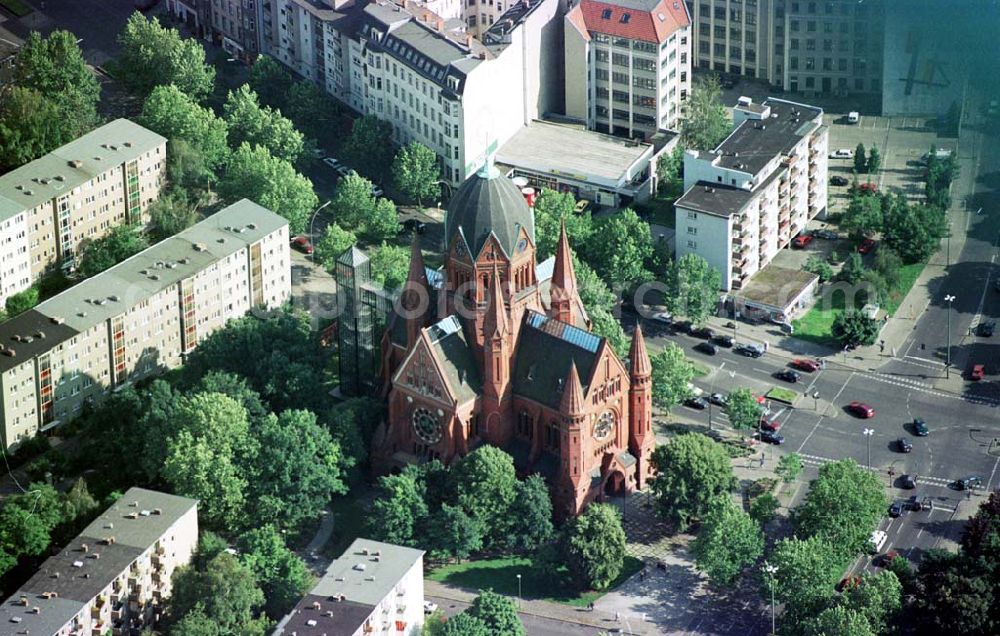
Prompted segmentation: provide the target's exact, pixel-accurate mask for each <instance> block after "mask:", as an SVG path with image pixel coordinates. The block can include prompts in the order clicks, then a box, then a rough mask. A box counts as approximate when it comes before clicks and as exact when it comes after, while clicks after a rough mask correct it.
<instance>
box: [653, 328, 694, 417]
mask: <svg viewBox="0 0 1000 636" xmlns="http://www.w3.org/2000/svg"><path fill="white" fill-rule="evenodd" d="M649 361H650V363H651V364H652V367H653V375H652V385H653V391H652V392H653V403H654V404H656V406H658V407H660V408H661V409H669V408H671V407H673V406H676V405H678V404H680V403H681V402H682V401H684V400H685V399H687V398H688V396H690V395H691V389H690V387H689V384H690V382H691V378H693V377H694V365H693V364H692V363H691V361H690V360H689V359H688V358H687V356H685V355H684V350H683V349H681V348H680V347H678V346H677V345H676V344H674V343H673V342H671V343H669V344H667V346H665V347H664V348H663V350H662V351H660V352H659V353H657V354H654V355H653V356H651V357H650V359H649Z"/></svg>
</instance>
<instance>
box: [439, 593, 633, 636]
mask: <svg viewBox="0 0 1000 636" xmlns="http://www.w3.org/2000/svg"><path fill="white" fill-rule="evenodd" d="M426 600H428V601H430V602H432V603H437V605H438V607H439V608H440V609H441V610H442V611H444V613H445V614H446V615H447V616H454V615H455V614H459V613H461V612H463V611H464V610H465V609H466V608H468V607H469V604H468V603H462V602H460V601H452V600H448V599H444V598H437V597H433V596H428V597H427V599H426ZM520 617H521V622H522V623H523V624H524V628H525V630H526V631H527V633H528V635H529V636H569V635H573V636H588V635H594V636H596V635H598V634H602V633H605V632H610V631H611V628H612V627H613V624H610V623H609V625H608V627H605V628H603V629H601V628H597V627H588V626H586V625H581V624H579V623H571V622H569V621H558V620H554V619H551V618H540V617H538V616H533V615H530V614H521V615H520ZM636 632H637V633H638V630H636ZM624 633H628V632H627V631H626V632H624ZM642 633H652V632H649V631H648V630H647V631H645V632H642Z"/></svg>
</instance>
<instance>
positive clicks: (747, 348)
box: [733, 344, 764, 358]
mask: <svg viewBox="0 0 1000 636" xmlns="http://www.w3.org/2000/svg"><path fill="white" fill-rule="evenodd" d="M733 351H734V352H735V353H738V354H740V355H741V356H746V357H748V358H759V357H761V356H762V355H764V348H763V347H761V346H757V345H748V344H741V345H737V346H736V347H735V348H734V349H733Z"/></svg>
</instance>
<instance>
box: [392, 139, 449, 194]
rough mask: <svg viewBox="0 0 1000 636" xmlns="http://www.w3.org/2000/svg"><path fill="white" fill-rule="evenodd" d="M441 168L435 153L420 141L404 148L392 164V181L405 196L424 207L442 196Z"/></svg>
mask: <svg viewBox="0 0 1000 636" xmlns="http://www.w3.org/2000/svg"><path fill="white" fill-rule="evenodd" d="M440 178H441V168H440V166H439V165H438V161H437V155H435V154H434V151H433V150H431V149H430V148H428V147H427V146H425V145H423V144H422V143H420V142H418V141H413V142H410V143H409V144H407V145H406V146H403V147H402V148H401V149H400V150H399V152H398V153H396V158H395V159H394V160H393V162H392V180H393V183H395V185H396V189H397V190H399V191H400V192H401V193H402V194H403V196H405V197H406V198H408V199H410V200H411V201H416V203H417V205H423V201H425V200H428V199H430V200H433V199H434V197H436V196H438V195H439V194H440V192H441V191H440V189H439V186H438V183H437V182H438V180H439V179H440Z"/></svg>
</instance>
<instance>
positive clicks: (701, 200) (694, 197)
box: [674, 166, 788, 218]
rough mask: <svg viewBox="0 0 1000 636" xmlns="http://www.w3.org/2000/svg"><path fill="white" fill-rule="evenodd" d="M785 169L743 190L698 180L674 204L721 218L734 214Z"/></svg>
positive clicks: (782, 168)
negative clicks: (753, 186)
mask: <svg viewBox="0 0 1000 636" xmlns="http://www.w3.org/2000/svg"><path fill="white" fill-rule="evenodd" d="M786 170H788V168H786V167H784V166H782V167H781V168H779V169H778V170H775V171H774V172H772V173H771V174H769V175H768V176H767V178H766V179H764V181H762V182H761V183H759V184H758V185H757V186H756V187H755V188H754V189H753V190H744V189H743V188H736V187H733V186H728V185H725V184H722V183H712V182H711V181H699V182H697V183H695V184H694V185H693V186H691V187H690V188H688V190H687V192H685V193H684V194H683V195H682V196H681V198H679V199H677V201H676V202H675V203H674V206H675V207H681V208H684V209H686V210H694V211H695V212H702V213H704V214H712V215H714V216H721V217H723V218H725V217H730V216H735V215H736V214H739V212H740V211H741V210H742V209H743V208H745V207H746V205H747V204H748V203H750V201H752V200H753V198H754V197H756V196H758V195H759V194H760V193H761V192H763V191H764V189H766V188H767V186H768V185H769V184H770V183H771V182H772V181H774V180H775V179H777V178H778V177H780V176H781V175H782V174H784V173H785V171H786Z"/></svg>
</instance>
